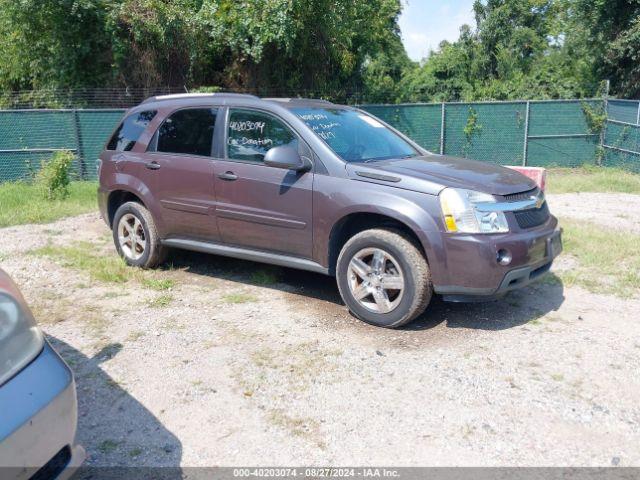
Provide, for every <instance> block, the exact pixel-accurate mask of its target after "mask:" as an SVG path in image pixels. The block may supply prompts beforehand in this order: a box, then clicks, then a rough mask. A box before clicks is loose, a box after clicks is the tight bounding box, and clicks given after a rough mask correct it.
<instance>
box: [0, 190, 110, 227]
mask: <svg viewBox="0 0 640 480" xmlns="http://www.w3.org/2000/svg"><path fill="white" fill-rule="evenodd" d="M97 187H98V184H97V183H95V182H71V184H70V185H69V196H68V197H67V198H65V199H59V200H47V199H46V198H45V197H43V196H42V195H41V193H40V191H39V187H37V186H35V185H32V184H29V183H25V182H6V183H2V184H0V227H8V226H11V225H23V224H27V223H48V222H53V221H54V220H58V219H60V218H63V217H70V216H73V215H80V214H81V213H87V212H91V211H95V210H97V208H98V207H97V200H96V189H97Z"/></svg>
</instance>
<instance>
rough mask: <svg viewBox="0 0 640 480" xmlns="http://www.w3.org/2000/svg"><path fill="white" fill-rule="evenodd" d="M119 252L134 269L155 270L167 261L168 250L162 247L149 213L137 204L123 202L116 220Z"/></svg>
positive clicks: (116, 238) (115, 229)
mask: <svg viewBox="0 0 640 480" xmlns="http://www.w3.org/2000/svg"><path fill="white" fill-rule="evenodd" d="M112 231H113V241H114V243H115V245H116V250H118V253H119V254H120V256H121V257H122V258H123V259H124V261H125V262H126V263H127V264H128V265H131V266H134V267H140V268H155V267H157V266H158V265H160V264H161V263H162V262H164V261H165V259H166V257H167V247H164V246H162V243H161V241H160V236H159V235H158V230H157V228H156V224H155V222H154V221H153V217H152V216H151V213H150V212H149V210H147V209H146V208H145V207H144V206H143V205H142V204H140V203H137V202H126V203H123V204H122V205H121V206H120V207H119V208H118V210H117V211H116V214H115V216H114V218H113V225H112Z"/></svg>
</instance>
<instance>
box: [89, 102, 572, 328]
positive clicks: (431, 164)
mask: <svg viewBox="0 0 640 480" xmlns="http://www.w3.org/2000/svg"><path fill="white" fill-rule="evenodd" d="M100 160H101V162H100V188H99V203H100V210H101V212H102V216H103V217H104V219H105V221H106V222H107V224H108V225H109V227H110V228H111V229H112V230H113V238H114V241H115V245H116V248H117V250H118V252H119V254H120V255H122V257H124V259H125V260H126V261H127V263H129V264H130V265H134V266H139V267H143V268H151V267H154V266H156V265H158V264H159V263H160V262H162V261H163V259H164V258H165V254H166V252H167V248H169V247H176V248H185V249H191V250H197V251H201V252H209V253H212V254H217V255H226V256H231V257H238V258H244V259H250V260H255V261H260V262H266V263H271V264H276V265H283V266H287V267H293V268H300V269H306V270H311V271H315V272H321V273H324V274H327V275H332V276H335V277H336V278H337V283H338V288H339V290H340V294H341V295H342V298H343V299H344V302H345V303H346V304H347V306H348V307H349V309H350V310H351V312H353V314H355V315H356V316H357V317H358V318H360V319H362V320H364V321H366V322H369V323H372V324H375V325H380V326H384V327H399V326H401V325H404V324H406V323H408V322H410V321H411V320H413V319H414V318H415V317H416V316H418V315H420V314H421V313H422V312H423V311H424V309H425V308H426V307H427V305H428V303H429V301H430V299H431V297H432V295H433V294H434V293H436V294H440V295H442V296H443V298H444V299H445V300H451V301H466V300H477V299H488V298H495V297H498V296H500V295H502V294H504V293H505V292H507V291H509V290H512V289H514V288H518V287H522V286H524V285H526V284H528V283H529V282H530V281H532V280H533V279H535V278H537V277H539V276H540V275H542V274H543V273H545V272H546V271H548V270H549V268H550V266H551V262H552V261H553V259H554V257H555V256H556V255H558V253H559V252H560V250H561V248H562V244H561V240H560V231H559V229H558V226H557V223H558V222H557V220H556V218H555V217H553V216H552V215H550V213H549V210H548V207H547V203H546V202H545V199H544V194H543V192H541V191H540V190H539V189H538V188H537V187H536V185H535V184H534V183H533V182H532V181H531V180H529V179H528V178H527V177H525V176H523V175H521V174H520V173H517V172H515V171H513V170H510V169H507V168H503V167H499V166H495V165H491V164H488V163H479V162H475V161H470V160H463V159H459V158H452V157H448V156H442V155H435V154H433V153H430V152H427V151H426V150H424V149H423V148H421V147H420V146H419V145H417V144H416V143H415V142H413V141H411V140H410V139H409V138H407V137H405V136H404V135H402V134H401V133H400V132H398V131H396V130H395V129H393V128H392V127H390V126H389V125H387V124H385V123H384V122H382V121H380V120H379V119H377V118H375V117H373V116H371V115H369V114H367V113H365V112H363V111H361V110H358V109H356V108H352V107H346V106H342V105H335V104H332V103H329V102H326V101H321V100H305V99H260V98H257V97H254V96H250V95H239V94H184V95H168V96H161V97H153V98H150V99H148V100H146V101H145V102H143V103H142V104H141V105H139V106H137V107H135V108H133V109H131V110H130V111H129V112H127V114H126V115H125V118H124V120H123V121H122V123H121V124H120V125H119V126H118V128H117V129H116V131H115V132H114V134H113V136H112V138H111V139H110V140H109V142H108V144H107V146H106V148H105V150H104V152H103V153H102V154H101V156H100Z"/></svg>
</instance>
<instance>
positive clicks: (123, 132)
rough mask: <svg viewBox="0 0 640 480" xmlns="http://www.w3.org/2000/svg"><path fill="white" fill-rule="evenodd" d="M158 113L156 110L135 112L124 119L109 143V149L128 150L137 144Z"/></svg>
mask: <svg viewBox="0 0 640 480" xmlns="http://www.w3.org/2000/svg"><path fill="white" fill-rule="evenodd" d="M156 113H158V112H157V111H156V110H146V111H144V112H139V113H134V114H133V115H129V116H128V117H127V118H125V119H124V120H123V122H122V123H121V124H120V126H119V127H118V129H117V130H116V131H115V132H114V134H113V136H112V137H111V139H110V140H109V143H107V150H115V151H117V152H128V151H129V150H131V149H132V148H133V146H134V145H135V144H136V142H137V141H138V139H139V138H140V135H142V132H144V131H145V129H146V128H147V127H148V126H149V123H150V122H151V120H153V117H155V116H156Z"/></svg>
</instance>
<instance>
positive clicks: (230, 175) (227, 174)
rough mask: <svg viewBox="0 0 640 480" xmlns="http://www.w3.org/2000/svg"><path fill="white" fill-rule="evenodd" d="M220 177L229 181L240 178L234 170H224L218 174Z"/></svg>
mask: <svg viewBox="0 0 640 480" xmlns="http://www.w3.org/2000/svg"><path fill="white" fill-rule="evenodd" d="M218 178H219V179H221V180H227V181H228V182H232V181H234V180H237V179H238V176H237V175H236V174H235V173H233V172H224V173H221V174H220V175H218Z"/></svg>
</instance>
